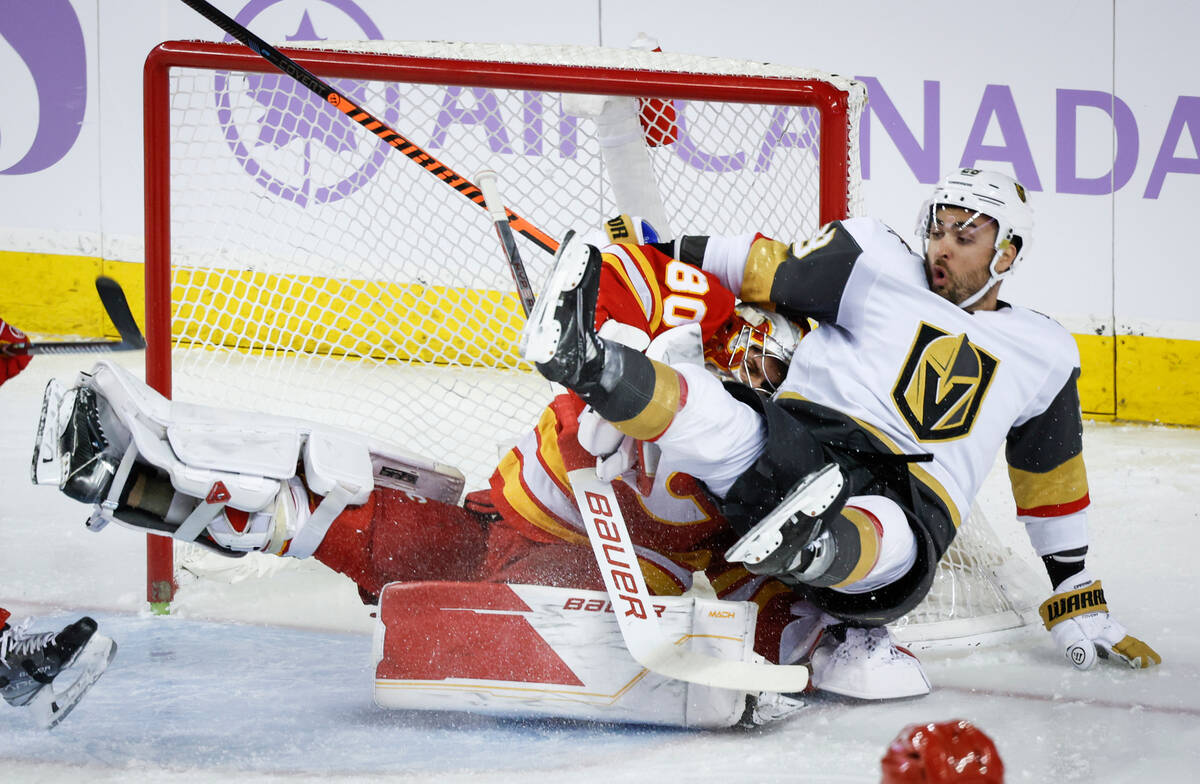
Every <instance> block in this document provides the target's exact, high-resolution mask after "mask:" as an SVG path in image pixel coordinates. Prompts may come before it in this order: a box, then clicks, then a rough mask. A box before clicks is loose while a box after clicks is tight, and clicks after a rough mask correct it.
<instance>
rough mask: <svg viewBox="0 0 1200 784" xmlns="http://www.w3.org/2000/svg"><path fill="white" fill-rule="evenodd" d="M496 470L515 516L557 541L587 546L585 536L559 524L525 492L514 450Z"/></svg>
mask: <svg viewBox="0 0 1200 784" xmlns="http://www.w3.org/2000/svg"><path fill="white" fill-rule="evenodd" d="M496 470H497V471H498V472H499V473H500V477H501V478H502V479H503V480H504V500H506V501H508V503H509V504H510V505H511V506H512V508H513V509H515V510H516V512H517V514H519V515H521V517H523V518H525V519H526V520H528V521H529V522H530V523H532V524H533V525H536V526H537V527H538V528H541V529H542V530H543V531H545V532H546V533H548V534H552V535H553V536H557V537H558V538H559V539H563V540H565V541H567V542H570V543H572V544H578V545H587V544H589V541H588V538H587V537H586V536H585V535H583V534H581V533H579V532H578V531H575V530H573V529H571V528H568V527H567V526H565V525H563V524H562V523H560V522H559V521H558V520H557V519H556V518H555V517H553V516H552V515H551V514H550V513H549V512H547V511H546V510H544V509H542V507H541V506H539V505H538V503H537V502H536V501H534V500H533V499H532V498H531V497H530V496H529V494H528V493H527V492H525V486H524V485H523V484H521V460H520V458H519V457H518V456H517V451H516V450H515V449H510V450H509V451H508V453H507V454H506V455H504V457H503V458H501V459H500V465H499V466H497V468H496Z"/></svg>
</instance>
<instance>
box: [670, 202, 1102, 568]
mask: <svg viewBox="0 0 1200 784" xmlns="http://www.w3.org/2000/svg"><path fill="white" fill-rule="evenodd" d="M689 243H691V247H690V248H689V247H688V245H689ZM681 251H682V253H683V254H685V255H689V251H690V255H691V256H692V257H693V259H695V260H699V259H700V258H702V259H703V267H704V269H705V270H706V271H710V272H713V273H714V274H715V275H716V276H717V277H718V278H719V279H721V281H722V282H723V283H725V285H726V286H728V287H729V288H730V289H731V290H732V291H734V292H738V293H739V296H740V297H741V298H742V299H743V300H745V301H749V302H773V303H774V304H775V306H776V307H777V309H778V310H779V312H781V313H783V314H784V315H788V316H789V317H792V318H799V317H810V318H813V319H814V320H816V321H818V322H820V324H821V326H820V328H818V329H816V330H814V331H813V332H812V333H811V334H809V335H808V336H807V337H805V338H804V340H802V341H801V342H800V345H799V347H798V348H797V350H796V353H795V356H794V358H793V360H792V365H791V368H790V370H789V372H788V376H787V379H786V381H785V382H784V383H783V385H782V386H781V388H780V390H779V391H778V392H777V395H776V397H777V399H787V398H789V397H799V398H802V399H805V400H809V401H812V402H815V403H819V404H821V405H824V406H828V407H829V408H832V409H836V410H837V411H840V412H842V413H844V414H847V415H849V416H851V417H853V418H854V419H856V420H858V421H859V422H860V423H861V424H862V425H863V426H864V427H865V428H866V429H867V430H869V431H871V432H872V433H873V434H875V435H876V436H877V437H878V438H880V439H881V440H882V441H884V442H885V443H887V444H888V445H889V446H891V447H892V448H893V449H894V450H895V451H897V452H903V453H907V454H918V453H929V454H931V455H933V460H932V462H929V463H922V464H914V466H913V471H914V473H917V472H919V471H927V472H928V474H929V476H928V477H926V479H932V480H933V482H928V484H930V485H932V486H934V487H936V486H937V485H940V486H941V488H944V491H945V496H944V499H943V500H948V501H949V503H950V505H952V506H951V508H950V512H951V516H952V517H953V518H954V522H955V525H958V524H959V522H960V521H961V519H962V518H961V516H962V515H963V514H965V512H966V510H968V509H969V508H970V503H971V500H972V499H973V498H974V496H975V494H976V492H977V491H978V490H979V487H980V485H981V484H982V482H983V480H984V478H985V477H986V475H987V473H988V471H989V470H990V469H991V467H992V464H993V461H994V460H995V457H996V454H997V451H998V450H999V449H1000V447H1001V446H1002V445H1004V444H1005V443H1006V442H1007V451H1006V457H1007V459H1008V463H1009V472H1010V478H1011V480H1012V486H1013V494H1014V498H1015V500H1016V501H1017V508H1018V515H1019V517H1020V519H1021V520H1022V521H1023V522H1025V523H1026V525H1027V528H1028V530H1029V533H1030V537H1031V539H1032V540H1033V542H1034V546H1035V548H1036V549H1037V550H1038V552H1039V554H1045V553H1049V552H1056V551H1059V550H1062V549H1065V548H1070V547H1080V546H1083V545H1086V544H1087V540H1086V520H1085V514H1086V513H1085V512H1084V509H1085V508H1086V506H1087V504H1088V495H1087V481H1086V476H1085V473H1084V469H1083V461H1082V454H1081V453H1082V427H1081V421H1080V415H1079V402H1078V393H1077V391H1076V387H1075V381H1076V378H1077V376H1078V366H1079V356H1078V349H1077V348H1076V346H1075V343H1074V340H1073V338H1072V337H1071V335H1070V334H1069V333H1068V332H1067V331H1066V330H1065V329H1064V328H1063V327H1062V326H1060V325H1059V324H1058V323H1057V322H1055V321H1053V320H1052V319H1050V318H1048V317H1046V316H1043V315H1042V314H1040V313H1037V312H1035V311H1032V310H1029V309H1027V308H1021V307H1015V306H1008V305H1001V307H1000V308H999V309H997V310H995V311H979V312H976V313H973V314H972V313H968V312H966V311H964V310H962V309H961V308H959V307H957V306H956V305H954V304H952V303H950V302H949V301H947V300H945V299H943V298H942V297H940V296H938V295H937V294H935V293H933V292H932V291H930V289H929V286H928V283H927V280H926V277H925V271H924V263H923V260H922V258H921V257H920V256H919V255H917V254H915V253H913V252H912V251H911V250H910V249H909V248H908V246H907V245H906V244H905V243H904V241H903V240H901V239H900V237H899V236H898V235H897V234H896V233H895V232H893V231H892V230H891V229H890V228H888V227H887V226H885V225H884V224H882V223H880V222H879V221H877V220H874V219H869V218H855V219H851V220H847V221H841V222H834V223H831V224H829V225H828V226H827V227H825V229H823V230H822V232H821V233H820V234H819V235H817V236H816V237H814V238H813V239H811V240H809V241H808V242H806V243H803V244H797V245H796V246H787V245H784V244H783V243H780V242H777V241H774V240H771V239H768V238H765V237H762V236H761V235H754V236H742V237H728V238H721V237H711V238H707V239H705V240H701V239H700V238H695V239H693V238H687V239H685V240H684V242H683V245H682V246H681ZM918 466H919V467H918ZM934 483H936V484H934ZM939 494H941V493H940V492H939Z"/></svg>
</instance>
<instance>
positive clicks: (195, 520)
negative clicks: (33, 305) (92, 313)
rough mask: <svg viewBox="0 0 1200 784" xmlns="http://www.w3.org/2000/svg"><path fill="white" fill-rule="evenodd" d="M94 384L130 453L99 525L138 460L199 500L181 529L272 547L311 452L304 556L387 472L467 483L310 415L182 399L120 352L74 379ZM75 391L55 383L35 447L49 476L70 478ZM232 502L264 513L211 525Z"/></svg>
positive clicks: (116, 437) (39, 476)
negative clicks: (124, 362) (66, 431)
mask: <svg viewBox="0 0 1200 784" xmlns="http://www.w3.org/2000/svg"><path fill="white" fill-rule="evenodd" d="M84 386H86V387H88V388H90V389H91V390H93V391H94V392H95V393H96V396H97V397H98V398H100V399H101V400H102V401H103V402H102V403H101V404H100V405H99V409H100V410H99V415H100V420H101V426H102V429H103V431H104V435H105V438H106V439H107V440H108V441H109V447H108V449H109V450H111V451H112V452H113V455H114V456H115V457H119V458H120V460H121V462H120V465H119V466H118V467H117V468H116V469H115V472H114V473H115V475H116V477H117V478H116V479H115V480H114V481H113V484H112V487H111V489H110V491H109V493H108V497H107V499H105V500H104V501H103V502H102V503H101V504H99V505H98V508H97V510H96V513H95V514H94V515H93V518H94V520H93V522H92V523H89V527H92V528H99V527H102V526H103V524H104V523H106V522H108V521H111V520H112V519H114V517H113V512H114V511H115V510H116V507H117V499H118V498H119V497H120V492H121V490H122V487H123V484H124V480H125V478H126V477H127V476H128V474H129V469H130V467H131V464H132V462H133V461H134V460H137V461H139V462H142V463H148V464H151V465H154V466H156V467H157V468H160V469H162V470H163V471H165V472H166V473H167V475H168V476H169V477H170V481H171V485H172V486H173V487H174V489H175V490H176V491H177V492H179V493H181V494H183V495H185V496H188V497H190V498H195V499H198V500H199V504H198V505H197V506H196V508H195V509H194V510H193V511H192V512H191V513H190V514H189V515H188V517H187V519H186V520H184V521H183V522H182V523H181V524H180V526H179V528H178V530H177V531H176V532H175V534H174V536H175V538H178V539H181V540H184V541H193V540H195V539H196V537H198V536H199V535H200V534H201V532H203V531H204V530H205V529H206V528H208V529H209V532H210V534H212V535H213V538H214V539H215V540H216V541H217V542H218V543H219V544H221V545H222V546H225V547H228V548H229V549H233V550H257V549H262V548H263V547H265V546H267V544H268V543H269V542H271V541H272V540H273V539H278V538H279V532H276V531H274V530H273V529H274V526H273V525H272V524H271V522H270V518H271V515H272V514H273V512H274V508H275V502H276V499H277V497H278V496H279V494H280V490H281V487H282V486H283V483H284V482H285V481H286V480H288V479H290V478H291V477H293V476H295V475H296V469H297V466H298V465H299V463H300V461H301V460H303V462H304V469H305V481H306V483H307V485H308V488H309V489H311V490H312V491H313V492H314V493H316V494H318V495H321V496H323V497H324V498H323V500H322V501H321V503H320V504H319V505H318V507H317V508H316V509H315V510H313V511H312V514H311V515H308V516H307V518H306V519H305V520H304V522H303V526H302V527H301V528H300V529H299V530H298V531H289V532H288V534H289V535H293V536H294V539H293V540H292V544H291V547H290V549H289V551H288V554H289V555H293V556H295V557H306V556H308V555H311V554H312V552H313V551H315V549H316V547H317V545H319V544H320V542H321V539H322V538H323V537H324V535H325V532H326V531H327V530H328V528H329V525H330V524H331V523H332V522H333V520H334V519H335V518H336V517H337V515H338V514H340V513H341V512H342V510H344V509H345V508H346V506H348V505H357V504H362V503H365V502H366V501H367V499H368V498H369V497H370V493H371V491H372V490H373V489H374V486H375V482H376V478H377V477H379V480H380V483H381V484H384V485H387V486H390V487H397V488H398V489H403V490H406V491H408V492H412V493H414V494H417V495H425V496H426V497H431V498H436V499H437V500H449V501H450V502H452V503H456V502H457V501H458V496H459V494H460V493H461V491H462V486H463V475H462V473H461V472H459V471H457V470H456V469H454V468H451V467H449V466H445V465H442V464H440V463H436V462H434V461H431V460H426V459H424V458H420V457H416V456H414V455H409V454H407V453H405V452H404V451H403V450H401V449H398V448H396V447H392V446H376V445H374V444H372V443H371V442H370V440H369V439H368V438H367V437H366V436H363V435H360V434H357V433H353V432H350V431H346V430H341V429H338V428H332V427H327V426H324V425H320V424H317V423H313V422H308V421H305V420H302V419H295V418H291V417H284V416H277V415H271V414H261V413H251V412H245V411H230V410H225V409H219V408H214V407H209V406H197V405H191V404H188V403H180V402H174V401H171V400H168V399H166V398H164V397H163V396H162V395H160V394H159V393H158V392H156V391H155V390H153V389H151V388H150V387H148V386H147V385H146V384H145V383H143V382H142V381H141V380H139V379H137V378H136V377H135V376H133V375H132V374H131V373H129V372H128V371H126V370H125V369H123V368H121V367H119V366H117V365H113V364H112V363H110V362H106V361H101V362H99V363H97V364H96V366H95V367H94V368H93V369H92V371H91V373H84V374H80V376H79V379H78V381H77V382H76V387H75V388H73V389H77V388H79V387H84ZM71 392H72V390H66V391H64V390H63V389H62V387H61V385H56V384H55V383H54V382H52V384H51V386H49V387H47V391H46V397H45V400H44V402H43V412H42V422H41V424H40V426H39V433H38V443H37V446H36V447H35V453H34V466H33V473H34V481H35V482H37V483H39V484H59V483H60V482H61V480H62V477H63V471H62V468H61V466H62V462H63V458H64V457H65V456H63V455H59V454H57V452H58V449H59V444H58V441H59V438H58V434H59V433H61V432H62V429H63V428H64V427H65V426H66V422H67V420H68V418H69V412H70V407H71V404H72V402H73V395H72V394H71ZM60 486H61V484H60ZM227 507H228V508H231V509H236V510H240V511H243V512H248V513H252V514H255V513H263V514H262V515H261V517H260V518H252V520H255V521H256V522H255V524H254V525H253V526H251V527H248V528H247V529H246V530H243V531H236V530H234V529H232V528H230V527H229V526H227V525H226V526H220V525H215V526H214V527H212V528H209V526H212V525H213V524H214V523H215V522H217V521H219V520H220V517H221V513H222V512H223V511H224V510H225V509H226V508H227ZM97 518H98V519H97ZM118 522H120V521H118Z"/></svg>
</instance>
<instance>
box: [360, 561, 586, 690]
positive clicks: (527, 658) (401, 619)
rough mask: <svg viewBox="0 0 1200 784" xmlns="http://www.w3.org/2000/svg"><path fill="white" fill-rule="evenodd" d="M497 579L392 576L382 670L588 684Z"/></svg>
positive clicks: (382, 603) (386, 594)
mask: <svg viewBox="0 0 1200 784" xmlns="http://www.w3.org/2000/svg"><path fill="white" fill-rule="evenodd" d="M529 612H531V610H530V608H529V606H528V605H526V604H525V602H523V601H522V600H521V598H520V597H519V596H517V594H516V593H514V592H513V590H512V589H511V588H509V587H508V586H507V585H503V584H499V583H451V582H422V583H406V584H399V583H391V584H389V585H387V586H385V587H384V589H383V593H382V595H381V596H380V600H379V619H380V622H381V623H382V624H383V626H384V629H385V633H384V640H383V657H382V659H381V660H380V662H379V665H378V666H377V668H376V670H375V676H376V677H377V678H384V679H390V680H444V679H446V678H468V679H478V680H496V681H518V682H525V683H549V684H561V685H568V686H582V685H583V681H581V680H580V679H579V678H578V677H577V676H576V675H575V673H574V672H572V670H571V668H570V667H568V666H567V664H566V663H565V662H563V660H562V659H561V658H560V657H559V656H558V654H556V653H555V652H554V650H553V649H552V648H551V647H550V645H549V644H548V643H547V642H546V640H545V639H543V638H542V636H541V635H540V634H539V633H538V632H537V630H536V629H534V628H533V626H532V625H531V624H530V623H529V621H528V620H526V618H525V616H524V613H529Z"/></svg>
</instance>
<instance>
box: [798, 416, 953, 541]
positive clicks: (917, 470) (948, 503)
mask: <svg viewBox="0 0 1200 784" xmlns="http://www.w3.org/2000/svg"><path fill="white" fill-rule="evenodd" d="M777 399H779V400H787V399H791V400H800V401H803V402H805V403H810V402H812V401H810V400H809V399H808V398H806V397H804V396H803V395H799V394H796V393H795V392H781V393H780V394H779V397H778V398H777ZM839 413H840V412H839ZM842 416H844V417H846V418H847V419H849V420H850V421H852V422H854V423H855V424H856V425H858V426H859V427H861V428H862V429H863V430H866V431H867V432H868V433H870V434H871V435H873V436H875V438H876V440H878V441H879V443H880V444H881V445H882V446H884V447H885V448H887V449H888V451H890V452H892V453H893V454H897V455H903V454H907V453H906V452H905V451H904V450H903V449H901V448H900V447H899V446H897V445H896V443H895V442H894V441H892V439H890V438H888V437H887V436H886V435H884V434H883V432H882V431H880V430H879V428H877V427H875V426H874V425H871V424H868V423H866V422H864V421H862V420H861V419H858V418H856V417H852V416H850V415H849V414H842ZM908 471H909V473H911V474H912V475H913V479H915V480H917V481H918V482H920V483H921V484H922V485H924V486H925V488H926V489H928V490H929V492H931V493H933V494H934V495H935V496H937V498H938V500H939V501H941V502H942V506H943V507H945V509H946V514H947V515H948V516H949V517H950V522H952V523H953V524H954V528H955V530H958V527H959V526H961V525H962V514H961V513H960V512H959V510H958V506H957V505H955V503H954V501H953V500H952V499H951V498H950V492H949V491H948V490H946V488H945V486H943V485H942V483H941V482H939V481H938V480H937V479H936V478H935V477H934V476H933V474H931V473H929V472H928V471H926V470H925V469H924V468H922V467H921V464H920V463H909V464H908Z"/></svg>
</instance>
